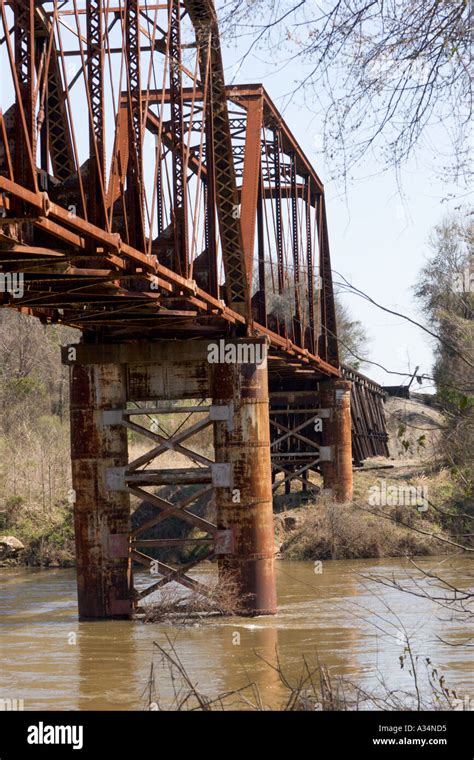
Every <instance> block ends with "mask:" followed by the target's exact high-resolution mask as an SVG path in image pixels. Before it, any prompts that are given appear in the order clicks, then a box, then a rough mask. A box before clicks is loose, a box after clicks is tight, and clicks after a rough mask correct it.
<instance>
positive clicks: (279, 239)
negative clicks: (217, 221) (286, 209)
mask: <svg viewBox="0 0 474 760" xmlns="http://www.w3.org/2000/svg"><path fill="white" fill-rule="evenodd" d="M273 134H274V140H273V146H274V148H273V149H274V154H273V161H274V163H273V171H274V174H275V177H274V180H273V181H274V183H275V225H276V246H277V264H278V293H279V294H280V295H282V293H283V291H284V289H285V281H284V276H283V219H282V213H281V164H280V134H279V131H278V128H276V129H275V131H274V133H273Z"/></svg>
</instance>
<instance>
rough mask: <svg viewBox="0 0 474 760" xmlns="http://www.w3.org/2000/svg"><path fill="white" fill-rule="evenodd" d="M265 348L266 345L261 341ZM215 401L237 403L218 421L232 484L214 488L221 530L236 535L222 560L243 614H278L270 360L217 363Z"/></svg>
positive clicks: (220, 458) (218, 442)
mask: <svg viewBox="0 0 474 760" xmlns="http://www.w3.org/2000/svg"><path fill="white" fill-rule="evenodd" d="M261 347H262V348H263V349H265V343H264V342H263V341H262V342H261ZM213 398H214V403H215V404H233V408H234V415H233V420H232V424H231V426H230V429H229V427H228V426H227V423H225V422H217V423H216V425H215V454H216V461H217V462H222V463H229V464H230V465H231V472H232V484H231V487H229V488H216V490H215V494H216V506H217V523H218V528H220V529H224V530H230V531H231V532H232V535H233V544H234V547H233V553H232V554H226V555H223V556H222V557H221V558H220V560H219V571H220V574H221V577H222V576H224V577H225V576H226V575H227V574H229V575H230V576H231V577H232V578H233V580H234V582H235V584H236V587H237V592H238V595H239V598H240V600H241V605H242V614H244V615H263V614H273V613H275V612H276V588H275V567H274V554H275V548H274V535H273V511H272V476H271V461H270V423H269V401H268V371H267V366H266V362H264V363H263V364H260V365H259V364H258V363H256V362H253V363H246V364H238V363H234V364H216V365H214V371H213Z"/></svg>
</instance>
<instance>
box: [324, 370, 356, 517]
mask: <svg viewBox="0 0 474 760" xmlns="http://www.w3.org/2000/svg"><path fill="white" fill-rule="evenodd" d="M319 393H320V401H321V406H322V407H323V408H325V409H329V411H330V416H329V417H328V419H325V420H324V424H323V429H322V442H323V445H324V446H327V447H328V448H330V449H331V458H330V459H329V460H328V461H324V462H321V472H322V475H323V480H324V487H325V488H327V489H330V490H331V491H332V495H333V498H334V500H335V501H337V502H341V503H342V502H345V501H350V500H351V499H352V496H353V482H352V442H351V383H350V382H349V381H348V380H325V381H323V382H321V383H320V385H319Z"/></svg>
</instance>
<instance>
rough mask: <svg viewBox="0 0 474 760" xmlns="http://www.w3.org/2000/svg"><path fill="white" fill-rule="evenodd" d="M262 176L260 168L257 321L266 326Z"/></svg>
mask: <svg viewBox="0 0 474 760" xmlns="http://www.w3.org/2000/svg"><path fill="white" fill-rule="evenodd" d="M263 203H264V200H263V177H262V171H261V168H260V177H259V183H258V202H257V250H258V321H259V322H260V324H261V325H264V326H265V327H266V326H267V295H266V288H267V284H266V278H265V222H264V217H263Z"/></svg>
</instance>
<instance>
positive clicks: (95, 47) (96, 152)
mask: <svg viewBox="0 0 474 760" xmlns="http://www.w3.org/2000/svg"><path fill="white" fill-rule="evenodd" d="M102 3H103V0H90V2H87V3H86V8H87V13H86V20H87V80H88V82H87V84H88V91H89V105H90V116H89V208H88V216H89V221H91V222H92V223H93V224H96V225H97V226H98V227H103V228H106V223H105V221H106V220H105V216H106V215H105V202H104V201H105V192H104V188H105V117H104V39H103V9H102Z"/></svg>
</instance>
